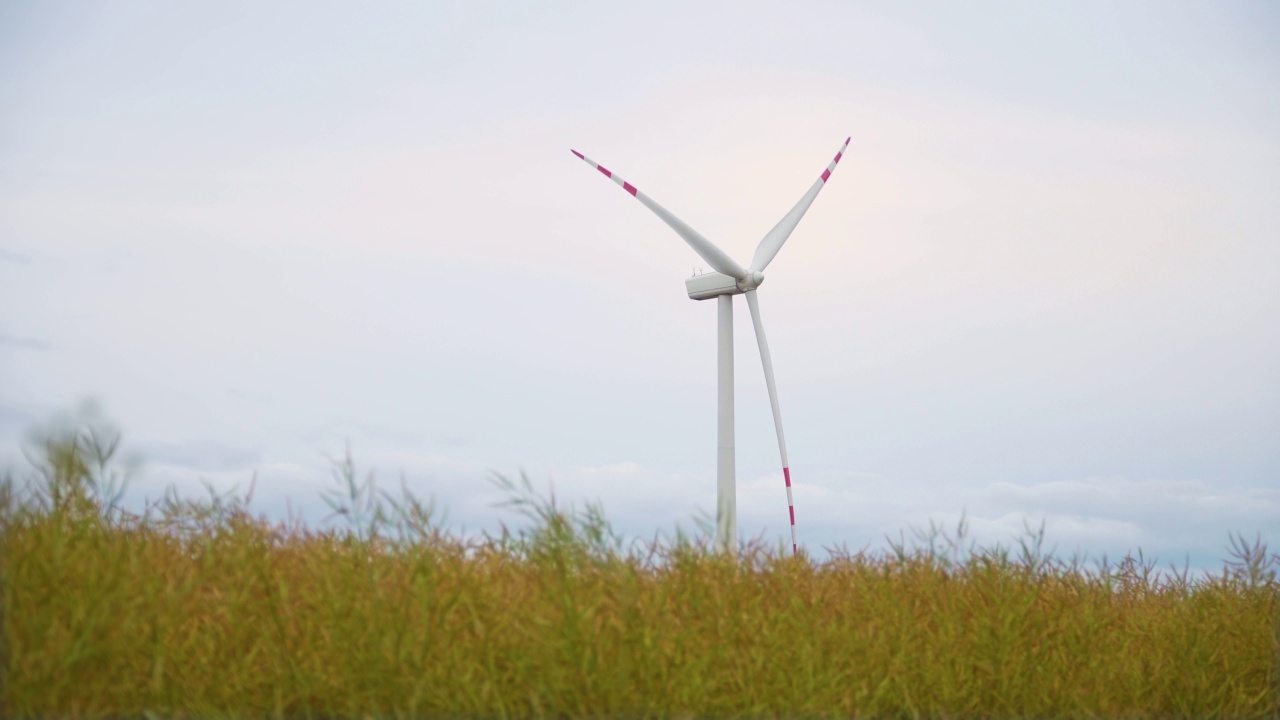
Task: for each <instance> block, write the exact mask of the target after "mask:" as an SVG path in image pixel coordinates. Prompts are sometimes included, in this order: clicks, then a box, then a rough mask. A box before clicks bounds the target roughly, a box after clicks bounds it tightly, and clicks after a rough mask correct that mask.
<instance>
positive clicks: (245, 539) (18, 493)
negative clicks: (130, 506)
mask: <svg viewBox="0 0 1280 720" xmlns="http://www.w3.org/2000/svg"><path fill="white" fill-rule="evenodd" d="M44 449H45V454H44V460H43V461H42V462H40V463H38V469H39V473H38V474H37V477H36V478H35V480H34V481H33V482H32V483H30V484H28V485H26V486H25V487H20V486H19V485H18V483H16V482H14V481H13V480H12V479H9V480H8V481H6V482H5V484H4V486H3V496H2V497H0V503H2V504H3V509H2V511H0V518H2V521H0V522H2V525H0V533H2V535H0V541H2V543H3V545H2V546H0V563H2V565H0V582H2V583H3V586H2V587H0V603H2V605H0V609H2V610H3V658H2V660H3V688H2V689H0V693H2V695H0V700H2V703H3V704H2V705H0V713H2V714H3V715H4V716H5V717H41V718H44V717H66V718H75V717H108V716H110V717H143V716H152V714H156V715H158V716H162V717H405V718H410V717H441V716H450V717H498V716H504V717H510V716H514V717H529V716H551V717H673V716H674V717H729V716H735V717H736V716H769V717H809V716H822V717H921V716H923V717H1000V718H1007V717H1034V718H1049V717H1134V718H1139V717H1149V718H1167V717H1274V716H1275V715H1276V714H1277V712H1280V704H1278V703H1277V682H1278V676H1277V658H1278V650H1277V613H1278V612H1280V585H1278V584H1277V582H1276V577H1275V572H1274V570H1272V569H1270V567H1271V566H1270V565H1269V564H1268V563H1269V559H1268V557H1267V556H1266V553H1265V549H1263V548H1261V547H1260V546H1254V547H1253V548H1244V550H1245V552H1244V556H1243V557H1244V560H1243V561H1242V564H1240V565H1239V566H1238V567H1236V568H1235V569H1230V568H1228V569H1224V571H1223V573H1222V574H1221V575H1220V576H1217V577H1212V578H1204V579H1200V580H1189V579H1188V578H1186V577H1185V576H1184V577H1181V578H1179V577H1177V576H1176V575H1169V574H1167V573H1166V574H1163V575H1161V574H1157V573H1154V572H1152V566H1151V565H1150V564H1144V563H1142V562H1138V561H1135V560H1133V559H1129V560H1128V561H1126V562H1124V563H1122V564H1121V565H1120V566H1118V567H1113V568H1103V569H1098V570H1093V571H1086V570H1084V569H1082V568H1081V567H1080V566H1079V564H1075V563H1073V564H1065V563H1061V562H1055V561H1052V560H1051V559H1047V558H1044V557H1041V556H1040V554H1039V552H1038V550H1037V548H1038V545H1037V543H1036V542H1035V541H1034V540H1035V539H1034V538H1033V541H1032V542H1031V543H1029V544H1024V545H1023V548H1022V552H1021V553H1019V554H1015V555H1013V556H1011V555H1010V553H1008V552H1005V551H1002V550H995V551H975V550H972V549H971V548H970V549H968V550H964V551H963V552H960V551H958V550H957V551H954V552H952V551H939V550H937V549H935V548H934V547H933V546H930V547H922V548H916V549H911V550H909V549H907V548H905V547H903V546H898V547H895V548H894V551H893V552H890V553H887V554H881V555H873V554H868V553H860V554H850V553H844V554H837V555H836V556H835V557H833V558H832V559H829V560H826V561H822V562H818V561H815V560H813V559H810V558H808V557H803V556H802V557H800V558H792V557H788V556H786V555H784V554H781V553H779V552H774V551H769V550H767V549H765V548H763V547H760V546H750V547H748V548H746V549H745V550H744V551H743V552H742V553H740V554H738V555H735V556H726V555H720V554H716V553H714V552H712V551H710V550H708V549H707V544H706V543H705V542H701V541H698V540H696V539H689V538H685V537H682V536H677V537H676V538H675V539H672V540H669V541H665V542H655V543H652V544H648V545H644V546H639V545H637V546H634V547H631V548H628V549H625V550H624V549H623V546H622V544H621V542H620V541H619V540H618V539H617V538H616V537H614V535H613V534H612V533H611V531H610V530H609V529H608V525H607V523H605V522H604V520H603V517H602V515H601V514H600V512H599V509H598V508H589V509H588V511H587V512H586V513H584V514H579V513H574V512H571V511H567V510H564V509H560V508H557V507H556V506H555V505H554V504H553V503H550V502H543V501H541V500H539V499H537V498H536V496H533V495H532V494H531V493H530V492H529V488H528V485H527V483H526V485H525V486H524V487H523V489H522V488H520V487H517V486H515V485H513V484H508V485H507V487H508V489H510V490H512V491H513V493H514V494H515V496H516V501H515V502H516V504H517V505H518V506H519V507H520V508H522V509H524V510H525V511H526V512H527V514H529V515H530V517H531V518H532V519H533V520H534V523H533V526H532V528H531V529H529V530H525V531H521V532H504V533H503V534H502V535H501V536H498V537H486V538H483V539H481V540H469V541H464V540H462V539H459V538H455V537H451V536H449V535H447V534H445V533H444V532H442V531H441V530H440V529H439V526H438V525H437V524H435V521H434V519H433V518H434V516H433V514H432V510H431V508H430V507H429V506H424V505H423V504H421V503H418V502H417V501H415V500H414V499H413V498H412V497H411V496H408V495H407V494H406V495H405V496H404V497H403V498H401V499H399V500H396V501H394V502H393V501H392V499H391V498H389V497H386V496H375V494H374V493H373V492H372V486H371V485H365V486H360V485H357V484H356V483H355V482H354V471H353V470H352V469H351V466H350V463H349V461H348V462H347V463H345V464H344V465H343V466H342V468H341V469H342V471H343V472H342V475H341V478H342V479H343V480H344V481H345V482H346V483H347V487H348V489H349V491H350V492H349V495H348V496H347V497H346V498H345V499H344V498H343V497H342V496H333V497H332V498H331V501H332V503H333V504H334V506H335V509H337V510H339V511H340V512H343V513H344V514H347V515H348V516H349V517H350V518H351V519H352V521H353V525H354V529H352V530H350V531H343V532H338V531H332V530H330V531H315V530H310V529H307V528H305V527H302V526H300V525H296V524H295V525H284V524H274V525H273V524H270V523H268V522H266V521H264V520H261V519H255V518H254V517H253V516H252V515H251V514H250V513H249V512H248V510H247V508H246V501H241V500H234V499H233V500H231V501H226V500H223V499H219V498H217V497H214V498H213V499H211V500H209V501H205V502H194V501H185V500H179V499H177V498H176V497H173V496H170V497H168V498H167V499H166V501H165V502H164V503H161V504H160V505H157V506H156V507H153V508H152V509H151V510H150V511H149V512H148V513H147V514H146V515H144V516H141V517H139V516H131V515H129V514H127V513H125V512H123V511H121V510H119V508H118V507H116V505H115V497H117V496H118V493H116V494H114V495H113V494H112V493H113V492H115V491H114V490H111V488H112V487H115V486H113V485H112V484H111V483H112V480H111V476H110V474H109V473H108V472H106V470H105V469H106V468H107V467H108V463H107V461H108V460H109V459H110V455H111V452H112V451H113V450H114V443H101V442H98V436H97V435H94V434H85V433H82V434H79V435H73V436H68V437H64V438H62V439H61V440H60V441H58V442H50V443H48V444H46V446H45V448H44ZM104 477H105V478H106V482H104ZM104 487H107V488H108V490H107V491H104V490H103V488H104ZM957 547H958V546H956V545H955V544H954V543H953V544H952V546H951V548H952V550H956V548H957ZM1273 559H1274V556H1272V557H1271V560H1273Z"/></svg>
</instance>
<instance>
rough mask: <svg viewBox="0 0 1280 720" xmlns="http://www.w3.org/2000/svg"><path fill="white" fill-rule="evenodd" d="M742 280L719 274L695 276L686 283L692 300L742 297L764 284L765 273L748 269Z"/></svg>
mask: <svg viewBox="0 0 1280 720" xmlns="http://www.w3.org/2000/svg"><path fill="white" fill-rule="evenodd" d="M743 275H744V277H743V279H741V280H738V279H737V278H734V277H732V276H730V275H725V274H724V273H718V272H708V273H702V274H701V275H694V276H693V277H691V278H688V279H686V280H685V281H684V286H685V289H686V290H687V291H688V292H689V297H690V299H693V300H710V299H711V298H714V297H720V296H721V295H741V294H743V293H745V292H747V291H748V290H755V289H756V288H758V287H760V284H761V283H763V282H764V273H762V272H760V271H759V270H752V269H751V268H747V271H746V272H745V273H743Z"/></svg>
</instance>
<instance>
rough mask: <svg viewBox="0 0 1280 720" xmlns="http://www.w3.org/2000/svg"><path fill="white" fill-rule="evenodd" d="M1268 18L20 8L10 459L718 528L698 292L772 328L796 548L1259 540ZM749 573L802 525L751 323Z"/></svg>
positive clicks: (1273, 478) (792, 6)
mask: <svg viewBox="0 0 1280 720" xmlns="http://www.w3.org/2000/svg"><path fill="white" fill-rule="evenodd" d="M1277 37H1280V10H1277V5H1276V4H1274V3H1270V2H1256V3H1230V2H1221V3H1169V2H1156V3H1139V2H1129V3H1111V2H1102V3H1084V2H1080V3H1054V4H1045V3H998V4H996V3H966V4H964V5H963V6H961V5H956V4H953V3H939V4H933V3H874V4H871V3H866V4H864V3H848V2H776V3H773V2H720V3H713V2H699V3H685V2H645V3H626V4H623V3H608V2H590V3H572V4H571V3H558V2H550V3H513V2H490V3H485V2H476V1H474V0H467V1H465V2H427V3H405V4H403V5H397V4H391V3H381V4H376V5H374V6H373V7H372V8H369V7H357V6H356V5H355V4H351V3H317V2H311V1H308V2H298V3H287V2H272V3H260V2H253V3H233V2H226V1H220V2H210V3H190V2H189V3H164V2H154V3H135V2H113V3H100V4H89V3H80V2H68V3H45V2H42V3H5V4H4V5H3V6H0V108H2V109H0V460H3V461H4V462H7V463H12V464H20V462H21V453H20V451H19V448H20V446H21V444H22V442H23V441H24V438H25V437H26V436H27V433H28V432H29V431H30V430H31V428H33V427H36V426H38V425H40V424H42V423H47V422H48V421H49V420H50V418H52V417H54V416H55V414H56V413H59V412H65V411H68V410H70V409H72V408H74V407H76V405H77V404H78V403H79V402H80V401H81V400H83V399H84V398H95V399H97V400H98V401H99V402H100V404H101V407H102V409H103V411H104V413H105V414H106V416H107V417H109V418H110V419H111V420H113V421H114V422H115V423H116V424H118V425H119V426H120V427H121V429H122V430H123V431H124V437H125V443H126V446H127V447H128V448H131V449H132V450H134V451H136V452H138V453H140V454H141V455H142V457H143V458H144V459H145V461H146V462H145V465H144V469H143V470H142V472H141V474H140V475H139V476H138V478H136V479H135V481H134V483H133V485H132V486H131V490H130V495H129V498H130V502H132V503H134V504H135V505H140V504H141V503H142V502H143V501H144V500H145V499H146V498H152V499H154V498H155V497H157V496H158V495H159V494H160V492H161V491H162V489H163V488H164V487H165V486H166V485H170V484H176V485H177V486H178V488H179V489H180V490H181V491H183V492H197V491H198V490H199V488H200V485H199V482H198V480H199V479H200V478H204V479H206V480H208V481H210V482H212V483H213V484H214V485H215V486H217V487H221V488H229V487H232V486H233V485H238V486H239V487H240V488H242V489H243V488H245V487H247V485H248V482H249V479H250V477H251V476H252V475H253V474H254V473H256V474H257V478H258V486H257V499H256V506H257V507H258V508H259V509H260V510H262V511H263V512H266V513H268V514H270V515H272V516H274V517H281V516H283V514H284V512H285V510H284V508H285V502H286V499H288V500H289V501H291V502H292V503H293V505H294V507H300V508H302V510H303V512H304V514H305V515H304V516H305V517H306V518H307V519H308V520H310V521H313V522H316V523H318V522H319V521H320V520H321V519H322V518H323V517H324V516H325V514H326V510H327V509H326V508H325V506H324V505H323V503H322V502H321V501H320V500H319V496H318V492H319V491H320V490H321V489H323V488H327V487H329V486H331V484H332V480H331V478H330V473H329V465H328V463H329V461H328V460H327V458H328V457H333V456H338V455H341V454H342V452H343V448H344V446H345V444H346V443H347V442H350V445H351V448H352V451H353V454H354V456H355V458H356V461H357V464H358V465H359V466H360V467H361V468H363V469H375V470H376V471H377V473H378V477H380V478H381V479H382V481H383V483H384V485H387V486H391V485H394V484H395V483H396V482H397V479H398V477H399V475H400V473H402V472H403V474H404V476H405V477H406V478H407V480H408V482H409V484H410V486H411V487H412V488H413V489H414V490H416V491H417V492H419V493H420V494H422V495H434V496H435V497H436V498H437V499H438V500H439V501H440V502H441V503H442V504H443V505H445V506H446V507H447V508H448V509H449V518H450V523H451V524H452V525H453V526H455V527H456V528H459V529H462V528H466V529H468V530H476V529H484V528H494V527H496V524H497V522H498V521H500V520H504V519H505V520H507V521H510V520H511V519H512V516H511V515H510V514H509V513H507V512H506V511H503V510H499V509H497V508H495V507H494V503H495V502H497V501H498V500H500V499H501V498H500V495H499V494H498V493H497V492H496V491H495V489H494V488H493V487H492V485H491V484H490V483H489V481H488V479H487V478H488V476H489V474H490V472H491V471H497V472H501V473H504V474H507V475H515V474H517V473H518V472H519V470H520V469H521V468H523V469H524V470H526V471H527V472H528V473H529V474H530V476H531V477H532V478H533V479H534V480H535V482H536V483H537V485H538V486H539V487H542V488H544V489H545V488H546V487H547V484H548V482H554V487H555V490H556V494H557V496H558V497H559V498H561V499H563V500H568V501H571V502H574V503H578V504H581V503H582V502H584V501H586V500H589V499H599V500H601V501H602V502H603V504H604V507H605V510H606V513H607V515H608V516H609V517H610V518H611V519H612V520H613V521H614V523H615V525H617V526H618V527H619V528H620V529H622V530H623V531H625V532H627V533H632V534H641V535H652V534H653V533H654V532H655V531H659V530H664V531H669V530H670V529H671V528H673V527H674V526H675V524H676V523H677V522H681V523H684V524H685V525H686V526H688V524H689V522H690V519H691V518H693V517H694V516H695V515H696V514H697V513H699V512H705V513H710V512H712V511H713V510H714V502H715V500H714V498H715V363H716V352H715V326H716V313H715V305H714V302H694V301H691V300H690V299H689V298H688V297H687V295H686V294H685V289H684V285H683V281H684V278H685V277H687V276H688V275H690V274H691V272H693V270H694V269H695V268H698V267H701V266H703V265H704V264H703V263H702V262H701V261H700V260H699V259H698V258H697V256H696V255H694V253H693V252H692V251H691V250H690V249H689V248H688V247H687V246H686V245H685V244H684V243H683V242H682V241H681V240H680V239H679V237H677V236H676V235H675V234H674V233H672V232H671V231H670V230H669V229H668V228H667V227H666V226H665V225H663V224H662V222H661V221H660V220H658V219H657V218H656V217H654V216H653V215H652V214H651V213H649V211H647V210H646V209H645V208H644V207H643V206H641V205H640V204H639V203H637V202H636V201H635V200H634V199H632V198H630V197H628V196H627V195H626V194H625V193H622V192H620V191H619V189H618V188H617V187H616V186H615V185H613V184H612V183H610V182H608V181H606V180H605V179H604V178H602V177H601V176H600V175H599V174H598V173H595V172H594V171H592V170H591V169H590V168H588V167H587V166H585V165H583V163H581V162H580V161H578V160H577V159H576V158H574V157H573V155H571V154H570V153H569V149H570V148H576V149H578V150H580V151H582V152H585V153H587V154H588V155H589V156H591V157H593V158H594V159H596V160H598V161H599V162H601V163H603V164H605V165H606V166H608V167H609V168H611V169H613V170H615V171H616V172H618V173H619V174H620V175H622V176H623V177H625V178H626V179H627V180H629V181H631V182H632V183H634V184H635V185H637V186H639V187H640V188H641V189H643V190H644V191H646V192H647V193H648V194H650V195H651V196H652V197H653V198H654V199H656V200H657V201H658V202H660V203H663V204H664V205H665V206H666V207H668V208H669V209H670V210H672V211H673V212H675V213H676V214H677V215H679V216H680V217H681V218H683V219H684V220H685V221H687V222H688V223H690V224H691V225H692V226H693V227H695V228H697V229H698V230H699V231H700V232H702V233H703V234H704V235H706V236H707V237H708V238H710V239H711V240H712V241H713V242H716V243H717V244H719V245H720V246H721V247H722V248H724V249H725V250H726V251H727V252H728V253H730V254H731V255H733V256H734V257H735V258H737V259H738V260H739V261H740V262H741V263H742V264H744V265H745V264H747V263H748V262H749V260H750V257H751V254H752V252H753V251H754V249H755V245H756V243H757V242H758V241H759V239H760V238H761V237H762V236H763V234H764V233H765V232H766V231H767V230H768V229H769V228H770V227H772V225H773V224H774V223H775V222H776V221H777V220H778V219H779V218H780V217H781V216H782V215H783V214H784V213H785V212H786V211H787V210H788V209H790V207H791V206H792V205H793V204H794V203H795V201H796V200H797V199H798V198H799V197H800V196H801V195H802V194H803V193H804V192H805V190H807V189H808V187H809V185H810V184H811V183H812V182H813V180H814V178H815V177H816V176H817V175H818V174H819V173H820V172H821V170H822V169H823V168H824V167H825V165H826V163H827V162H828V161H829V160H830V158H831V156H832V155H833V154H834V153H835V151H836V150H837V149H838V148H839V146H840V143H841V142H843V140H844V138H845V137H846V136H852V138H853V139H852V142H851V143H850V145H849V149H848V152H847V153H846V155H845V158H844V160H843V161H842V162H841V164H840V166H839V168H838V169H837V171H836V172H835V173H834V174H833V176H832V178H831V181H830V182H829V183H827V185H826V187H825V189H824V190H823V191H822V193H821V194H820V195H819V196H818V199H817V201H816V202H815V203H814V205H813V207H812V209H811V210H810V211H809V213H808V214H807V215H806V216H805V218H804V220H803V221H802V222H801V224H800V226H799V227H798V229H797V230H796V231H795V233H794V234H793V235H792V236H791V239H790V240H789V241H788V243H787V245H786V246H785V247H784V248H783V249H782V251H781V252H780V253H779V254H778V256H777V258H776V260H775V261H774V262H773V263H772V264H771V265H770V266H769V269H768V275H767V281H766V282H765V284H764V285H763V287H762V288H761V291H760V301H761V307H762V311H763V316H764V320H765V324H766V327H767V329H768V332H769V339H770V344H771V346H772V349H773V360H774V365H775V369H776V372H777V377H778V386H779V394H780V398H781V406H782V414H783V419H784V421H785V423H786V429H787V438H788V442H789V448H788V449H789V451H790V456H791V458H790V459H791V466H792V471H793V477H794V479H795V484H796V485H795V501H796V512H797V521H798V528H799V534H800V540H801V543H802V544H803V545H805V546H807V547H808V548H809V549H810V550H811V551H814V552H816V553H819V554H821V548H822V547H823V546H830V545H835V544H842V543H847V544H848V545H849V546H850V547H851V548H858V547H862V546H865V545H870V546H872V547H884V545H885V540H884V537H885V535H886V534H889V535H893V536H895V537H896V536H897V534H898V532H899V531H900V530H909V529H910V528H911V527H919V526H922V525H927V524H928V523H929V522H930V521H931V520H933V521H938V522H942V523H945V524H948V525H953V524H954V522H955V520H956V519H957V518H958V517H959V516H960V514H961V513H962V512H965V513H967V515H968V517H969V518H970V522H971V525H972V527H973V530H974V532H975V534H976V535H977V537H978V538H979V539H980V540H982V541H983V542H987V543H990V542H996V541H1003V542H1009V541H1010V540H1011V539H1013V538H1014V537H1015V536H1016V535H1018V533H1019V531H1020V530H1021V528H1022V527H1023V523H1024V522H1029V523H1030V524H1032V525H1037V524H1039V523H1040V522H1041V521H1043V522H1044V523H1045V525H1046V535H1047V538H1048V541H1049V544H1050V545H1056V547H1057V549H1058V551H1059V553H1063V554H1069V553H1071V552H1073V551H1080V552H1083V553H1087V554H1089V555H1090V556H1092V557H1098V556H1101V554H1103V553H1107V554H1109V555H1110V556H1111V557H1112V558H1114V557H1116V556H1117V555H1122V554H1123V553H1124V552H1125V551H1126V550H1132V549H1136V548H1138V547H1141V548H1142V549H1143V550H1144V551H1145V552H1147V553H1148V554H1156V555H1158V556H1159V557H1160V558H1161V559H1162V560H1165V561H1177V562H1179V563H1181V562H1182V561H1183V560H1184V559H1185V558H1187V557H1188V556H1189V557H1190V559H1191V562H1192V563H1193V564H1194V565H1197V566H1201V567H1212V566H1214V565H1216V564H1217V562H1218V561H1219V560H1220V559H1221V558H1223V557H1224V548H1225V546H1226V543H1227V533H1228V532H1229V531H1243V532H1245V533H1248V534H1249V535H1251V536H1252V534H1253V533H1254V532H1259V531H1260V532H1262V533H1263V537H1264V539H1270V540H1271V541H1272V542H1273V543H1280V532H1277V531H1278V530H1280V490H1278V488H1280V482H1278V481H1280V442H1277V440H1278V439H1280V332H1277V329H1278V328H1280V282H1277V280H1276V278H1277V276H1278V275H1280V200H1278V199H1280V43H1277V42H1276V38H1277ZM735 308H736V310H735V311H736V313H737V314H736V323H737V324H736V330H737V332H736V342H737V376H738V377H737V403H738V409H737V420H738V433H737V443H738V455H737V463H738V483H739V509H740V521H739V525H740V531H741V533H742V535H743V536H745V537H754V536H757V535H760V534H763V535H764V537H765V538H766V539H767V540H768V541H770V542H780V541H781V540H782V538H783V537H784V536H785V534H786V527H787V523H786V518H787V512H786V498H785V494H784V489H783V483H782V473H781V468H780V467H779V462H778V456H777V446H776V444H775V442H774V436H773V431H772V427H771V419H770V415H769V409H768V400H767V396H766V394H765V389H764V381H763V374H762V372H761V369H760V363H759V357H758V354H757V352H756V349H755V341H754V339H753V337H752V335H751V329H750V320H749V318H748V315H747V312H746V307H745V303H743V302H741V298H739V301H738V302H736V303H735Z"/></svg>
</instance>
